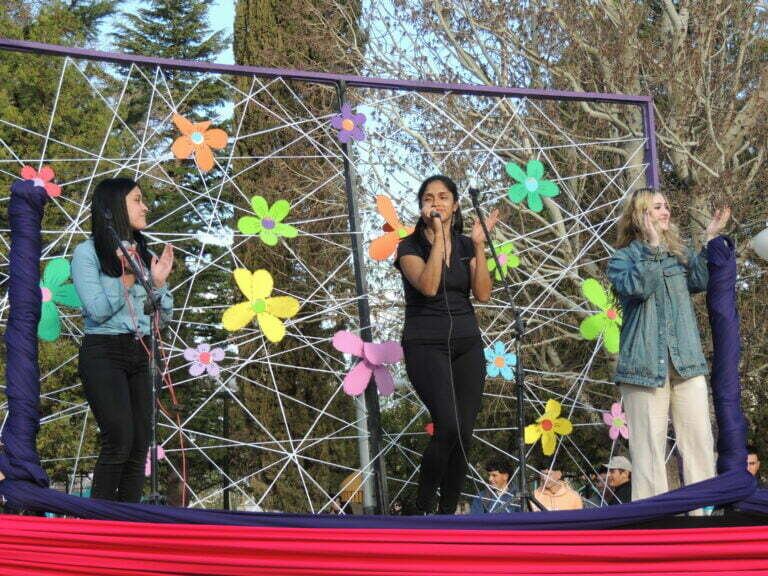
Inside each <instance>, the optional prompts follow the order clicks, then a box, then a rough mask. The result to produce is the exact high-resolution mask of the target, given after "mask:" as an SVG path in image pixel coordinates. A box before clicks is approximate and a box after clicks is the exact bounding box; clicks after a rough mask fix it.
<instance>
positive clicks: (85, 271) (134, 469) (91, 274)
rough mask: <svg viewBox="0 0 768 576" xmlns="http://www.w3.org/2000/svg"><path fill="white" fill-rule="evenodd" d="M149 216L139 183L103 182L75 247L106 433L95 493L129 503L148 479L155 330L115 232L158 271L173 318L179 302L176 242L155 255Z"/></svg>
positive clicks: (144, 264)
mask: <svg viewBox="0 0 768 576" xmlns="http://www.w3.org/2000/svg"><path fill="white" fill-rule="evenodd" d="M146 216H147V207H146V205H145V204H144V201H143V200H142V196H141V189H140V188H139V186H138V185H137V184H136V182H134V181H133V180H130V179H128V178H114V179H109V180H102V181H101V182H100V183H99V184H98V185H97V186H96V189H95V191H94V194H93V200H92V202H91V229H92V235H91V238H89V239H88V240H86V241H85V242H83V243H82V244H80V245H79V246H77V248H75V252H74V256H73V258H72V280H73V282H74V284H75V289H76V290H77V294H78V296H80V300H81V301H82V303H83V317H84V319H85V336H84V338H83V341H82V344H81V346H80V357H79V362H80V366H79V372H80V378H81V380H82V381H83V388H84V390H85V396H86V398H87V399H88V404H89V405H90V407H91V410H92V411H93V414H94V416H95V418H96V422H97V423H98V425H99V431H100V436H101V451H100V452H99V457H98V460H97V461H96V467H95V470H94V475H93V486H92V488H91V495H92V496H93V497H94V498H102V499H105V500H119V501H122V502H138V501H139V500H140V499H141V493H142V488H143V484H144V462H145V459H146V457H147V451H148V449H149V442H150V433H151V430H150V427H151V424H150V422H151V419H150V416H151V410H152V389H151V384H150V377H149V353H148V350H147V346H148V344H147V340H148V338H147V335H148V334H149V333H150V330H151V329H152V326H151V318H150V317H149V316H148V315H147V314H145V313H144V302H145V300H146V298H147V293H146V291H145V290H144V288H143V287H142V286H141V285H140V284H139V282H137V281H136V277H135V276H134V273H133V270H132V269H131V268H130V265H129V264H128V263H126V262H125V261H124V258H123V256H122V252H121V251H120V249H119V247H118V243H117V239H116V238H115V235H117V237H119V239H120V240H121V241H122V242H123V243H124V245H126V246H128V245H129V246H130V249H129V251H130V252H131V254H132V256H133V261H134V262H136V263H137V266H139V267H140V268H142V269H144V270H149V271H150V277H151V283H152V290H153V292H154V295H155V296H156V297H159V298H160V303H161V308H162V314H163V315H164V316H170V312H171V308H172V305H173V299H172V296H171V293H170V292H169V291H168V286H167V284H166V280H167V278H168V275H169V274H170V272H171V268H172V267H173V248H172V247H171V246H170V245H166V247H165V249H164V250H163V253H162V255H161V256H160V258H157V257H156V256H153V255H152V254H150V252H149V250H148V248H147V242H146V239H145V237H144V235H143V234H142V233H141V231H142V230H143V229H144V228H146V226H147V220H146Z"/></svg>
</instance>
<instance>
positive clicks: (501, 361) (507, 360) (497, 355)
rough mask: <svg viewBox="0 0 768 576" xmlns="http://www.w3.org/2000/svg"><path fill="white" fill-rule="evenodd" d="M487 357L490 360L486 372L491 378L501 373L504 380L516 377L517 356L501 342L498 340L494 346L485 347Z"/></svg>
mask: <svg viewBox="0 0 768 576" xmlns="http://www.w3.org/2000/svg"><path fill="white" fill-rule="evenodd" d="M485 359H486V361H487V362H488V365H487V366H486V372H487V373H488V376H490V377H491V378H495V377H496V376H498V375H499V374H501V377H502V378H504V380H512V379H513V378H514V377H515V369H514V367H515V366H516V365H517V356H515V355H514V354H512V353H511V352H507V351H506V347H505V346H504V344H502V343H501V342H496V343H495V344H494V345H493V346H492V347H488V348H486V349H485Z"/></svg>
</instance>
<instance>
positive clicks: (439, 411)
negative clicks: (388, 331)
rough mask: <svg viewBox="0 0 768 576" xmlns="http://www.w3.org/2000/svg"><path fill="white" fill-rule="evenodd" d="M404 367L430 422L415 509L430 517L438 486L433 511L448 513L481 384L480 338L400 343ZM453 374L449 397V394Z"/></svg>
mask: <svg viewBox="0 0 768 576" xmlns="http://www.w3.org/2000/svg"><path fill="white" fill-rule="evenodd" d="M403 350H404V352H405V367H406V370H407V371H408V378H410V380H411V384H413V387H414V388H415V389H416V393H417V394H418V395H419V398H421V401H422V402H424V404H425V405H426V407H427V409H428V410H429V414H430V415H431V416H432V422H433V423H434V428H435V429H434V435H433V436H432V438H431V439H430V440H429V444H428V445H427V449H426V450H425V451H424V455H423V456H422V459H421V474H420V477H419V490H418V499H417V506H418V508H419V511H421V512H427V513H431V512H432V511H433V509H434V503H435V496H436V493H437V489H438V488H440V502H439V505H438V513H440V514H453V513H454V512H455V510H456V505H457V503H458V500H459V495H460V494H461V489H462V487H463V485H464V476H465V474H466V472H467V455H468V453H469V445H470V442H471V440H472V431H473V429H474V426H475V418H477V413H478V411H479V410H480V401H481V399H482V396H483V388H484V386H485V359H484V357H483V342H482V340H481V339H480V338H479V337H471V338H456V339H454V340H451V344H450V353H449V350H448V342H447V341H443V342H436V341H414V342H408V341H405V342H403ZM449 370H450V371H452V372H453V385H454V388H455V401H454V394H453V391H452V390H451V376H450V372H449Z"/></svg>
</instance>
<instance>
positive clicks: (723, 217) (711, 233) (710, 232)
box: [707, 206, 731, 242]
mask: <svg viewBox="0 0 768 576" xmlns="http://www.w3.org/2000/svg"><path fill="white" fill-rule="evenodd" d="M730 217H731V207H730V206H723V207H722V208H718V209H717V210H715V215H714V216H713V217H712V220H711V221H710V223H709V225H708V226H707V242H709V241H710V240H712V238H716V237H717V236H719V235H720V233H721V232H722V231H723V229H724V228H725V225H726V224H728V219H729V218H730Z"/></svg>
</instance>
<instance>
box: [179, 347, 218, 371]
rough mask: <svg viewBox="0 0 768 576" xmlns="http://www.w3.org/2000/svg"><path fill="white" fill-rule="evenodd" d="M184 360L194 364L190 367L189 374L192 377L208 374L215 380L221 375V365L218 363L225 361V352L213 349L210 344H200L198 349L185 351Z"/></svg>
mask: <svg viewBox="0 0 768 576" xmlns="http://www.w3.org/2000/svg"><path fill="white" fill-rule="evenodd" d="M184 359H185V360H187V361H188V362H192V364H190V365H189V373H190V374H191V375H192V376H200V375H201V374H202V373H203V372H208V375H209V376H213V377H214V378H215V377H216V376H218V375H219V365H218V364H216V362H221V361H222V360H224V350H222V349H221V348H213V349H211V347H210V346H209V345H208V344H200V345H199V346H198V347H197V348H187V349H186V350H184Z"/></svg>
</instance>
